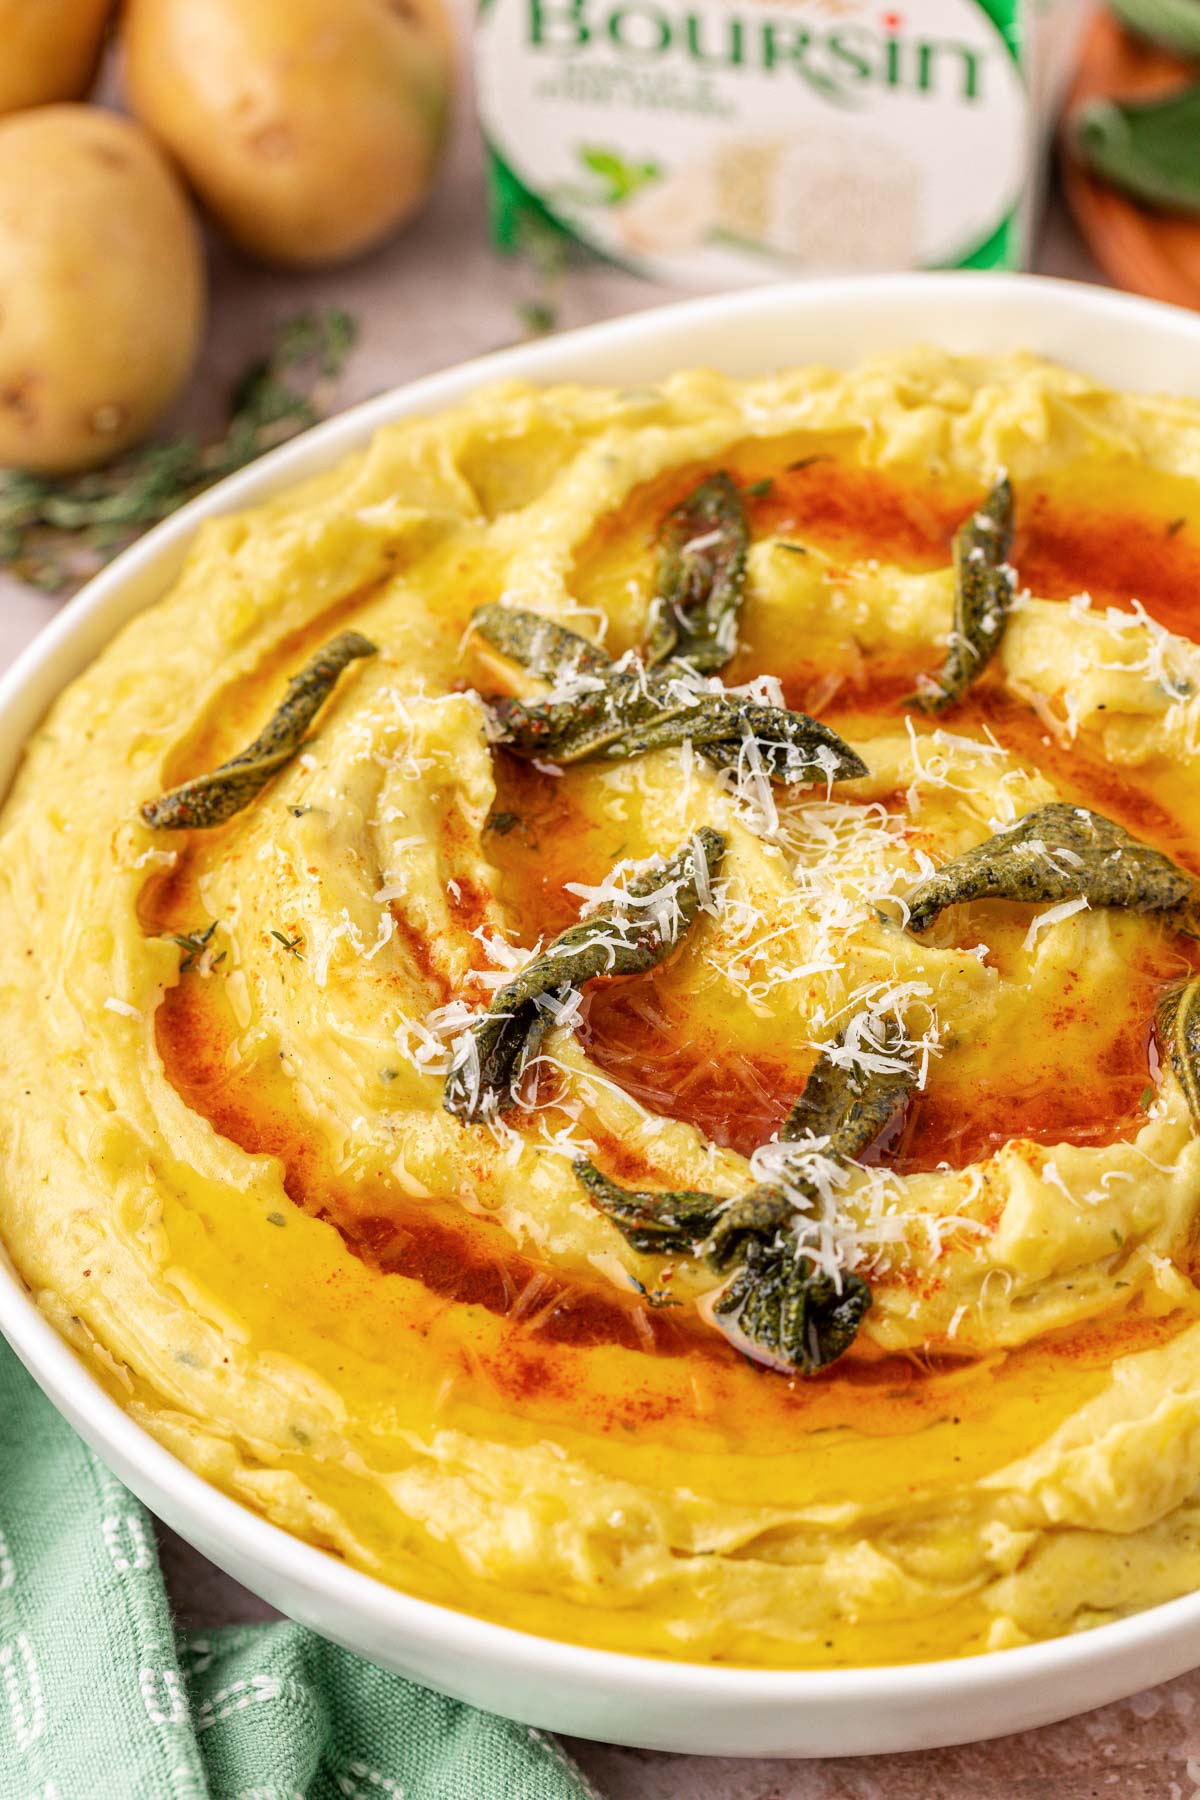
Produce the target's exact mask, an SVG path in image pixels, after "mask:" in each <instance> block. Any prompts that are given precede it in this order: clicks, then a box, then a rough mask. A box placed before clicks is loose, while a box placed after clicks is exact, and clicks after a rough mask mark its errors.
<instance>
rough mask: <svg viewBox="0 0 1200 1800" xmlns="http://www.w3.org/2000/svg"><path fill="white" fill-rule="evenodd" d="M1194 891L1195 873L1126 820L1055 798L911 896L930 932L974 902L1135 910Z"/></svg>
mask: <svg viewBox="0 0 1200 1800" xmlns="http://www.w3.org/2000/svg"><path fill="white" fill-rule="evenodd" d="M1191 893H1192V881H1191V877H1190V876H1188V875H1186V874H1185V873H1184V871H1183V870H1182V869H1180V868H1178V867H1177V866H1176V865H1175V864H1174V863H1173V862H1172V861H1171V860H1170V858H1169V857H1166V856H1164V855H1163V854H1162V852H1161V851H1160V850H1154V849H1152V848H1151V847H1150V845H1149V844H1143V843H1141V842H1140V841H1139V840H1138V839H1137V838H1135V837H1133V836H1131V835H1130V833H1129V832H1128V831H1126V830H1125V828H1124V826H1123V825H1118V824H1116V823H1115V821H1114V820H1112V819H1106V818H1104V817H1103V815H1102V814H1100V813H1094V812H1089V810H1088V809H1087V807H1085V806H1068V805H1066V804H1065V803H1064V802H1062V801H1054V802H1052V803H1051V804H1050V805H1049V806H1038V807H1035V808H1034V810H1033V811H1032V812H1028V813H1026V814H1025V816H1024V818H1022V819H1018V820H1017V822H1016V824H1015V825H1010V826H1009V827H1008V828H1007V830H1005V831H1000V832H997V833H996V835H995V837H990V838H988V839H987V840H986V841H985V842H984V843H982V844H977V845H976V846H975V848H974V849H973V850H967V851H964V852H963V854H962V855H961V856H956V857H954V858H952V860H951V861H950V862H948V863H944V864H943V866H942V867H941V868H940V869H938V870H937V871H936V873H935V874H933V875H929V876H927V877H926V879H925V880H924V881H922V882H919V883H918V884H917V886H916V887H915V888H914V889H913V891H912V893H911V894H910V895H909V896H908V906H909V918H908V926H909V930H910V931H927V930H928V929H929V927H930V926H931V925H932V924H933V921H934V920H935V919H936V918H937V916H938V914H939V913H940V912H941V911H942V910H943V909H944V908H945V907H947V906H958V905H961V904H962V903H963V902H964V901H968V900H1023V901H1037V902H1042V901H1050V902H1051V903H1053V902H1055V901H1058V900H1075V899H1084V900H1087V901H1088V902H1089V903H1090V904H1091V905H1092V906H1123V907H1127V908H1128V909H1129V910H1130V911H1132V912H1160V911H1161V912H1165V911H1166V910H1168V909H1169V908H1172V907H1177V906H1181V905H1182V904H1183V903H1184V902H1185V901H1187V900H1188V899H1189V897H1190V896H1191Z"/></svg>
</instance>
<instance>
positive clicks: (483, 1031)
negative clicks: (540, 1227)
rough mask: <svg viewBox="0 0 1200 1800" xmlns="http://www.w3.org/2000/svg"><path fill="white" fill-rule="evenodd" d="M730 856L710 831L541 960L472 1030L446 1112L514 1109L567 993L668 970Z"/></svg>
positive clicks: (449, 1086) (472, 1115) (474, 1115)
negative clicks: (603, 978) (665, 965)
mask: <svg viewBox="0 0 1200 1800" xmlns="http://www.w3.org/2000/svg"><path fill="white" fill-rule="evenodd" d="M724 854H725V839H724V837H723V836H722V834H721V833H720V832H719V831H713V830H712V829H711V828H710V827H709V826H707V825H706V826H702V827H701V829H700V830H699V831H697V832H696V833H695V834H694V836H693V837H691V838H689V839H688V841H687V843H686V844H684V845H683V847H682V848H681V849H680V850H678V851H677V852H676V853H675V855H674V856H673V857H671V858H670V859H669V861H666V862H661V861H660V862H658V863H657V864H656V865H655V866H653V867H651V868H649V869H647V870H646V871H645V872H644V873H643V874H641V875H639V876H638V877H637V879H636V880H635V881H631V882H630V883H629V887H628V890H627V897H626V899H625V900H623V901H622V902H610V903H609V904H608V905H606V906H601V907H598V908H597V910H596V911H595V912H594V913H590V914H589V915H588V917H587V918H586V919H581V920H580V921H579V923H578V924H577V925H572V926H571V927H570V928H569V929H568V930H566V931H564V932H561V933H560V935H559V936H558V937H556V938H555V939H554V941H553V942H552V943H550V944H548V945H547V947H546V949H545V950H543V951H541V952H540V954H539V955H537V956H535V957H534V958H533V960H532V961H531V962H530V963H529V964H528V965H527V966H526V967H525V968H524V969H522V970H521V971H520V972H519V974H517V975H516V976H514V978H513V980H512V981H510V982H507V983H506V984H505V986H504V987H502V988H501V989H500V990H499V992H498V993H497V994H496V996H495V997H494V999H493V1000H492V1003H491V1005H490V1006H489V1007H488V1009H487V1011H486V1012H485V1013H484V1014H483V1016H482V1017H481V1018H480V1019H479V1020H478V1021H477V1022H476V1024H475V1025H473V1026H472V1027H471V1030H470V1032H469V1033H468V1034H467V1040H466V1044H465V1047H464V1049H463V1050H462V1051H461V1052H460V1054H459V1055H458V1056H457V1057H456V1059H455V1063H454V1066H453V1068H452V1069H451V1070H450V1073H449V1074H448V1075H447V1077H446V1085H445V1089H444V1091H443V1096H442V1104H443V1105H444V1106H445V1108H446V1111H447V1112H451V1113H455V1114H457V1116H458V1117H459V1118H462V1119H464V1120H468V1121H470V1120H477V1119H486V1118H490V1117H491V1116H493V1115H494V1114H495V1113H497V1112H499V1111H501V1110H502V1109H503V1108H504V1107H506V1106H510V1105H512V1104H514V1103H515V1102H516V1101H517V1099H518V1097H519V1093H518V1090H519V1088H520V1083H521V1077H522V1075H523V1073H524V1070H525V1067H526V1065H527V1064H528V1062H529V1059H530V1057H531V1056H532V1055H533V1054H535V1052H536V1050H537V1046H538V1044H539V1043H540V1042H541V1039H542V1037H543V1036H544V1035H545V1033H546V1031H547V1030H548V1029H549V1028H550V1026H551V1025H552V1024H553V1023H554V1014H555V1011H556V1010H557V1009H558V1007H559V1005H560V1004H561V1002H562V1001H563V1000H564V999H565V997H566V995H567V994H568V993H569V991H570V990H571V989H572V988H579V987H582V986H583V984H584V983H585V982H587V981H591V980H594V979H595V978H596V977H597V976H600V975H638V974H642V973H644V971H645V970H647V969H652V968H654V967H655V966H656V965H657V964H658V963H660V962H662V961H663V960H664V959H665V958H666V957H667V956H668V955H669V954H670V953H671V951H672V950H673V949H674V947H675V945H676V944H677V943H678V942H679V941H680V939H681V938H682V937H683V935H684V934H685V933H686V932H687V931H688V929H689V928H690V927H691V925H692V924H693V922H694V921H695V918H696V915H697V913H698V912H699V911H700V907H701V904H702V899H703V897H704V896H705V895H706V894H707V893H708V892H709V887H710V883H711V881H712V879H713V877H714V876H715V875H716V872H717V870H718V868H719V867H720V864H721V858H722V857H723V856H724Z"/></svg>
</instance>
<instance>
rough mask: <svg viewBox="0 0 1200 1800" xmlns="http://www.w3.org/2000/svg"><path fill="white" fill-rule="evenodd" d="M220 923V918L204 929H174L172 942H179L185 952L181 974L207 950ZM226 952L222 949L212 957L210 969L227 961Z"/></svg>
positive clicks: (181, 964) (180, 961)
mask: <svg viewBox="0 0 1200 1800" xmlns="http://www.w3.org/2000/svg"><path fill="white" fill-rule="evenodd" d="M219 923H220V921H219V920H218V919H214V920H213V921H212V923H211V924H209V925H206V926H205V927H204V930H203V931H173V932H172V933H171V942H172V943H173V944H178V945H179V948H180V949H181V950H182V951H183V952H184V954H183V956H181V957H180V959H179V972H180V974H182V973H183V971H184V970H185V969H190V968H191V966H192V964H193V963H195V962H199V960H200V958H201V957H202V956H203V955H204V954H205V952H206V951H207V949H208V946H209V943H210V942H211V940H212V934H213V932H214V931H215V930H216V929H217V926H218V924H219ZM226 954H227V952H226V951H224V950H222V951H220V952H219V953H218V954H217V955H216V956H214V957H212V958H211V959H210V961H209V963H208V967H209V968H210V969H215V968H216V966H217V964H218V963H223V962H224V961H225V957H226Z"/></svg>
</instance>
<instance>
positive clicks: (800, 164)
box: [475, 0, 1082, 288]
mask: <svg viewBox="0 0 1200 1800" xmlns="http://www.w3.org/2000/svg"><path fill="white" fill-rule="evenodd" d="M1081 11H1082V3H1081V0H895V4H888V0H483V9H482V11H481V13H480V15H479V21H478V26H477V31H476V40H475V60H476V75H477V85H478V93H479V106H480V113H481V117H482V123H483V130H484V134H485V138H486V141H487V148H488V157H489V164H490V172H491V186H492V221H493V230H494V233H495V237H496V241H497V243H498V244H499V245H500V246H501V247H502V248H517V247H519V246H520V244H521V242H522V239H523V236H524V235H525V234H526V233H528V232H530V231H533V232H537V231H541V232H542V233H545V232H546V231H547V230H558V231H562V232H565V233H566V234H568V235H569V236H570V237H571V238H574V239H576V240H578V241H580V242H582V243H584V244H586V245H588V246H590V247H591V248H592V249H593V250H596V251H598V252H600V253H601V254H602V255H603V256H606V257H608V258H610V259H611V260H613V261H615V262H618V263H621V264H623V265H624V266H626V267H627V268H632V269H636V270H638V271H640V272H642V273H643V274H645V275H647V276H650V277H652V278H654V279H656V280H659V281H666V282H672V283H676V284H678V285H680V286H686V287H695V288H718V287H726V286H735V285H739V284H742V283H747V282H757V281H764V280H772V279H777V278H780V277H783V276H791V275H797V274H802V273H805V272H813V273H816V272H819V271H838V270H842V271H847V270H868V269H908V268H925V269H929V268H1019V267H1020V266H1021V265H1022V264H1023V263H1024V261H1025V259H1026V256H1027V253H1028V248H1029V237H1030V228H1031V224H1032V220H1033V215H1034V212H1035V208H1036V205H1037V200H1038V195H1039V188H1040V185H1041V174H1042V167H1043V163H1044V160H1045V157H1046V154H1047V144H1048V138H1049V133H1050V129H1051V127H1052V125H1053V123H1054V114H1055V108H1056V105H1057V102H1058V99H1059V96H1060V93H1061V89H1062V85H1063V81H1064V79H1065V77H1066V75H1067V73H1068V72H1069V67H1070V61H1071V56H1072V51H1073V48H1074V42H1075V36H1076V32H1077V28H1078V25H1079V23H1080V15H1081Z"/></svg>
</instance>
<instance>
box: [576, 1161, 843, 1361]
mask: <svg viewBox="0 0 1200 1800" xmlns="http://www.w3.org/2000/svg"><path fill="white" fill-rule="evenodd" d="M574 1167H575V1174H576V1176H577V1177H578V1179H579V1181H580V1183H581V1185H582V1186H583V1188H584V1189H585V1191H586V1192H587V1194H588V1196H589V1197H590V1199H591V1200H592V1202H593V1204H594V1205H595V1206H597V1207H599V1209H600V1211H601V1212H603V1213H604V1214H605V1215H606V1216H607V1217H608V1218H610V1219H611V1220H612V1221H613V1223H614V1225H616V1226H617V1228H618V1230H619V1231H620V1232H621V1233H622V1235H623V1236H624V1237H625V1239H626V1240H627V1241H628V1242H629V1243H630V1244H632V1246H633V1248H634V1249H635V1250H640V1251H642V1252H643V1253H644V1254H646V1255H651V1256H669V1255H675V1254H680V1253H683V1252H689V1251H690V1252H691V1253H692V1254H694V1255H703V1256H704V1257H705V1259H706V1261H707V1262H708V1264H709V1266H710V1267H711V1268H713V1269H714V1270H715V1271H716V1272H717V1273H718V1274H726V1273H728V1272H729V1271H730V1270H732V1271H733V1278H732V1280H731V1281H730V1282H729V1283H728V1285H727V1286H726V1287H725V1288H724V1289H723V1290H722V1292H721V1293H720V1295H719V1296H718V1298H717V1300H716V1301H715V1302H714V1305H713V1320H714V1322H715V1324H716V1325H717V1327H718V1329H719V1330H720V1331H722V1332H723V1333H724V1334H725V1335H726V1336H727V1337H728V1338H729V1339H730V1340H731V1342H733V1343H734V1344H736V1345H738V1347H739V1348H744V1349H746V1350H747V1351H748V1352H749V1354H750V1355H752V1356H756V1357H757V1358H758V1359H759V1360H760V1361H764V1360H765V1361H767V1362H769V1363H771V1364H773V1365H775V1366H776V1367H778V1368H781V1369H785V1370H788V1371H790V1372H791V1373H793V1374H797V1375H813V1374H815V1373H816V1371H817V1370H818V1369H823V1368H826V1367H827V1366H828V1365H829V1364H830V1363H831V1362H835V1361H836V1360H837V1358H838V1357H839V1356H841V1355H842V1353H843V1352H844V1351H846V1350H848V1349H849V1347H850V1345H851V1344H852V1343H853V1341H854V1338H855V1335H856V1333H857V1331H858V1327H859V1325H860V1324H861V1323H862V1320H863V1318H864V1317H865V1315H866V1313H867V1311H868V1310H869V1308H870V1306H871V1290H870V1288H869V1287H868V1285H867V1283H866V1282H865V1281H864V1280H863V1279H862V1277H861V1276H860V1275H854V1274H852V1273H849V1272H843V1274H842V1276H841V1285H840V1288H839V1285H838V1283H837V1282H836V1281H835V1280H834V1279H833V1277H832V1276H830V1275H825V1274H822V1273H821V1272H820V1270H819V1269H818V1268H817V1266H816V1264H815V1263H814V1262H813V1260H812V1258H811V1257H809V1256H806V1255H805V1253H804V1251H803V1250H802V1249H801V1248H800V1246H799V1244H798V1243H797V1241H796V1238H795V1235H794V1233H793V1232H792V1230H791V1225H792V1221H793V1220H794V1219H795V1218H796V1216H797V1212H798V1208H797V1207H796V1206H795V1205H794V1204H793V1203H792V1201H791V1200H789V1199H788V1198H787V1196H786V1195H785V1194H784V1192H783V1190H782V1189H781V1188H776V1187H772V1186H771V1185H769V1184H767V1183H763V1184H761V1185H760V1186H759V1187H757V1188H754V1189H752V1190H751V1192H750V1193H748V1194H743V1195H742V1196H741V1197H740V1198H738V1199H736V1200H723V1199H721V1198H720V1196H719V1195H717V1194H705V1193H698V1192H696V1191H695V1190H694V1189H691V1188H683V1189H681V1190H679V1191H677V1192H674V1193H661V1192H660V1193H653V1192H645V1191H637V1190H632V1189H628V1188H623V1187H621V1186H619V1184H618V1183H617V1182H615V1181H610V1180H609V1178H608V1177H607V1176H606V1175H603V1174H602V1173H601V1171H600V1170H599V1169H597V1168H596V1166H595V1164H594V1163H591V1162H588V1161H586V1160H585V1159H581V1160H580V1161H579V1162H577V1163H576V1164H575V1165H574Z"/></svg>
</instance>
